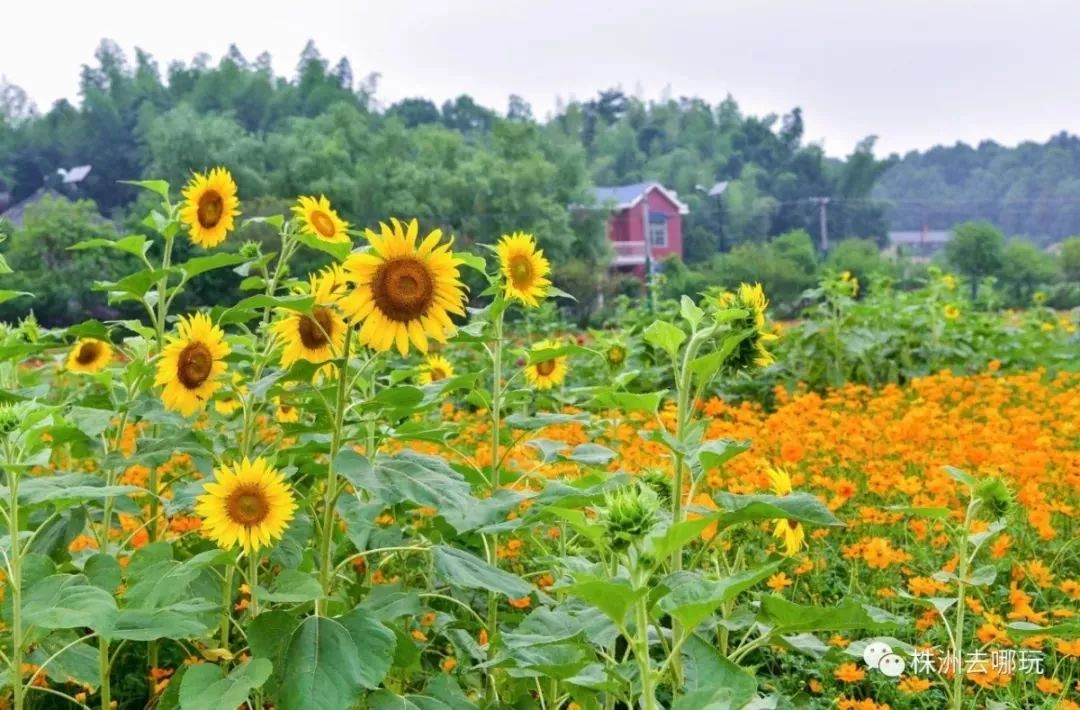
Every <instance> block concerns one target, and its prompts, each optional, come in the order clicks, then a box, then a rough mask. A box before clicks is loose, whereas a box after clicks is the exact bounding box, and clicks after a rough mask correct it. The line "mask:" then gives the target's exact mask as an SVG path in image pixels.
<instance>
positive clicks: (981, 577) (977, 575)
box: [967, 565, 997, 587]
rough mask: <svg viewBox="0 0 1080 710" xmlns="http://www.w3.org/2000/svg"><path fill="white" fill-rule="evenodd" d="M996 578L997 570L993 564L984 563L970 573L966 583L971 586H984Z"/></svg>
mask: <svg viewBox="0 0 1080 710" xmlns="http://www.w3.org/2000/svg"><path fill="white" fill-rule="evenodd" d="M995 579H997V570H996V569H995V568H994V567H993V565H984V566H982V567H979V568H978V569H977V570H975V571H974V572H972V573H971V575H970V576H969V577H968V580H967V583H968V584H970V585H971V586H973V587H985V586H987V585H990V584H993V583H994V580H995Z"/></svg>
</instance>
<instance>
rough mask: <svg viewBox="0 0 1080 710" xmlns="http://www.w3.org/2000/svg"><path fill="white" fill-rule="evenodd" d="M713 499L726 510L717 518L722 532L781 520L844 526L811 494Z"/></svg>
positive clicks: (729, 495)
mask: <svg viewBox="0 0 1080 710" xmlns="http://www.w3.org/2000/svg"><path fill="white" fill-rule="evenodd" d="M713 499H714V500H715V501H716V503H717V505H719V506H720V509H721V511H722V512H721V513H720V514H719V516H718V517H717V524H718V525H719V527H720V528H721V529H723V528H726V527H729V526H731V525H737V524H738V523H751V522H757V521H760V520H781V519H785V520H797V521H799V522H800V523H807V524H809V525H824V526H839V527H842V526H843V525H844V523H843V522H841V521H840V519H839V518H837V517H836V516H835V515H833V514H832V511H830V510H829V509H828V508H826V507H825V505H824V504H823V503H822V502H821V501H820V500H819V499H818V497H817V496H815V495H811V494H810V493H792V494H790V495H786V496H774V495H765V494H755V495H736V494H734V493H717V494H716V495H715V496H713Z"/></svg>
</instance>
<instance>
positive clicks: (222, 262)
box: [173, 251, 247, 279]
mask: <svg viewBox="0 0 1080 710" xmlns="http://www.w3.org/2000/svg"><path fill="white" fill-rule="evenodd" d="M245 261H247V257H246V256H243V255H241V254H230V253H229V252H225V251H219V252H218V253H216V254H211V255H209V256H196V257H194V258H192V259H188V260H187V261H185V262H184V263H182V264H177V265H175V266H173V268H174V269H179V270H180V271H182V272H183V273H184V276H185V277H186V278H188V279H193V278H195V277H196V276H198V275H199V274H204V273H206V272H207V271H213V270H214V269H222V268H224V267H226V266H236V265H237V264H242V263H244V262H245Z"/></svg>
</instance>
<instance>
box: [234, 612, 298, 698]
mask: <svg viewBox="0 0 1080 710" xmlns="http://www.w3.org/2000/svg"><path fill="white" fill-rule="evenodd" d="M299 624H300V620H299V619H297V618H296V617H294V616H293V615H291V614H288V613H286V612H284V611H279V610H276V609H274V610H271V611H264V612H263V613H261V614H259V615H258V616H257V617H255V619H253V620H252V622H251V623H250V624H248V627H247V640H248V647H249V648H250V649H251V655H252V657H254V658H265V659H266V660H268V661H270V662H271V663H273V664H274V668H276V669H278V672H277V673H275V674H274V675H272V676H271V677H270V679H269V680H268V681H267V683H266V692H268V693H271V694H273V695H276V691H277V688H278V686H279V685H280V683H281V676H282V672H283V670H284V658H285V649H286V648H288V646H289V638H290V637H291V636H292V635H293V632H294V631H296V627H297V626H298V625H299Z"/></svg>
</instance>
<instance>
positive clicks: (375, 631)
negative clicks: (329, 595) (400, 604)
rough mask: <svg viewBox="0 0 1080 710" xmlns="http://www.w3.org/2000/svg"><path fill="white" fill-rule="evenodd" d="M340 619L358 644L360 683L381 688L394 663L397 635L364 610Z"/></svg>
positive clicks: (350, 613)
mask: <svg viewBox="0 0 1080 710" xmlns="http://www.w3.org/2000/svg"><path fill="white" fill-rule="evenodd" d="M337 620H338V621H339V622H340V623H341V625H342V626H344V627H345V628H346V630H348V632H349V635H350V636H352V638H353V641H354V642H355V644H356V649H357V653H358V654H359V656H360V684H361V685H363V686H364V687H365V688H368V689H369V690H373V689H375V688H378V687H379V684H380V683H382V680H383V678H385V677H386V674H387V672H389V670H390V666H391V665H392V664H393V662H394V647H395V646H396V645H397V636H395V635H394V632H393V631H391V630H390V629H388V628H387V627H386V626H385V625H384V624H383V623H382V622H381V621H379V620H378V619H376V618H375V615H374V614H372V613H371V612H370V611H368V610H367V609H365V608H363V607H356V608H355V609H353V610H352V611H350V612H349V613H348V614H346V615H344V616H339V617H338V618H337Z"/></svg>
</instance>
